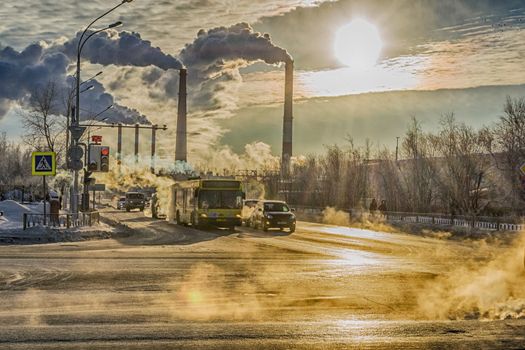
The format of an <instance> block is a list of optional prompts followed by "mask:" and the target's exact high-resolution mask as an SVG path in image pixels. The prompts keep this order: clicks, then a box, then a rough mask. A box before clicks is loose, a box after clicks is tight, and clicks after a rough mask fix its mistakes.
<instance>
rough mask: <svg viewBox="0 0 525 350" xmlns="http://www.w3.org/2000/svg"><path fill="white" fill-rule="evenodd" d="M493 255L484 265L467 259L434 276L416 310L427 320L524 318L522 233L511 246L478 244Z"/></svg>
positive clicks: (524, 273)
mask: <svg viewBox="0 0 525 350" xmlns="http://www.w3.org/2000/svg"><path fill="white" fill-rule="evenodd" d="M480 249H483V250H484V251H485V253H486V254H487V255H492V256H494V258H493V260H492V261H490V262H489V263H486V264H480V263H479V261H470V262H468V263H466V264H465V265H463V266H457V267H456V269H454V270H452V271H451V272H450V273H448V274H446V275H444V276H440V277H438V278H436V279H435V280H434V281H432V282H431V283H429V284H428V285H427V287H426V288H424V289H423V290H422V292H421V294H420V296H419V299H418V304H419V312H420V314H421V315H422V316H423V317H425V318H429V319H436V318H437V319H454V320H455V319H501V320H503V319H507V318H525V289H524V288H523V286H525V271H524V267H523V259H524V257H523V254H524V249H525V234H522V235H521V237H520V238H518V239H516V240H514V242H513V244H512V246H511V247H510V248H506V249H501V248H499V249H498V248H495V247H491V246H488V245H486V246H485V245H481V246H480Z"/></svg>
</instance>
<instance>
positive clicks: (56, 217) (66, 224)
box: [24, 211, 100, 230]
mask: <svg viewBox="0 0 525 350" xmlns="http://www.w3.org/2000/svg"><path fill="white" fill-rule="evenodd" d="M99 223H100V213H99V212H98V211H93V212H88V213H78V214H45V215H44V214H34V213H24V230H26V229H27V228H30V227H35V226H44V227H55V228H61V227H63V228H70V227H81V226H92V225H94V224H99Z"/></svg>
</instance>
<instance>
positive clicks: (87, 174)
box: [84, 170, 95, 187]
mask: <svg viewBox="0 0 525 350" xmlns="http://www.w3.org/2000/svg"><path fill="white" fill-rule="evenodd" d="M91 175H93V172H91V171H88V170H84V186H86V187H89V186H90V185H93V184H94V183H95V178H94V177H91Z"/></svg>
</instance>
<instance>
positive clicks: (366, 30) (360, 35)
mask: <svg viewBox="0 0 525 350" xmlns="http://www.w3.org/2000/svg"><path fill="white" fill-rule="evenodd" d="M382 46H383V42H382V41H381V37H380V36H379V32H378V30H377V28H376V27H375V26H374V25H373V24H371V23H370V22H368V21H366V20H364V19H361V18H358V19H354V20H352V21H351V22H349V23H348V24H346V25H344V26H343V27H341V28H339V30H338V31H337V33H336V35H335V42H334V50H335V57H336V58H337V59H338V60H339V61H340V62H341V63H342V64H345V65H347V66H348V67H350V68H351V69H353V70H367V69H369V68H371V67H373V66H374V65H375V64H376V62H377V60H378V58H379V54H380V53H381V48H382Z"/></svg>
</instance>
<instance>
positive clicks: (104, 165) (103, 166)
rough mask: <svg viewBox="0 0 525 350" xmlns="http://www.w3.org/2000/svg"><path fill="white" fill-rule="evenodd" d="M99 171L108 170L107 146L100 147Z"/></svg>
mask: <svg viewBox="0 0 525 350" xmlns="http://www.w3.org/2000/svg"><path fill="white" fill-rule="evenodd" d="M100 171H102V172H105V173H106V172H108V171H109V147H107V146H102V147H101V148H100Z"/></svg>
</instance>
